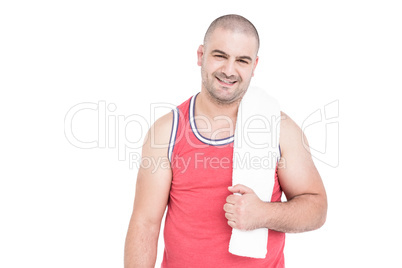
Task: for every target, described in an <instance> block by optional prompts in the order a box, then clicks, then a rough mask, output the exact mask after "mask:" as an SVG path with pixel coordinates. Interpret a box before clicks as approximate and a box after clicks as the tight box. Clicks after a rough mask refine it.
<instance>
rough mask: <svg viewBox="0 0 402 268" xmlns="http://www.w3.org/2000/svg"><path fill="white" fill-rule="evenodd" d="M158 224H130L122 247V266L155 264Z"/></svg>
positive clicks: (149, 265) (131, 266)
mask: <svg viewBox="0 0 402 268" xmlns="http://www.w3.org/2000/svg"><path fill="white" fill-rule="evenodd" d="M158 237H159V226H149V225H148V226H146V225H145V224H141V223H133V224H130V227H129V230H128V232H127V237H126V244H125V249H124V267H125V268H133V267H151V268H153V267H154V266H155V261H156V253H157V246H158Z"/></svg>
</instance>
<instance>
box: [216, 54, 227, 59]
mask: <svg viewBox="0 0 402 268" xmlns="http://www.w3.org/2000/svg"><path fill="white" fill-rule="evenodd" d="M214 57H215V58H220V59H226V57H225V56H224V55H219V54H217V55H214Z"/></svg>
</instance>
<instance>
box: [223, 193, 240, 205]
mask: <svg viewBox="0 0 402 268" xmlns="http://www.w3.org/2000/svg"><path fill="white" fill-rule="evenodd" d="M239 199H240V196H238V195H233V194H231V195H229V196H228V197H226V203H229V204H233V205H234V204H236V202H238V201H239Z"/></svg>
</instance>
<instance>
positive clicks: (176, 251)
mask: <svg viewBox="0 0 402 268" xmlns="http://www.w3.org/2000/svg"><path fill="white" fill-rule="evenodd" d="M195 98H196V96H193V97H192V98H190V99H188V100H187V101H185V102H184V103H182V104H181V105H180V106H178V107H177V111H175V112H174V114H175V115H174V118H175V119H174V123H173V128H172V135H171V147H170V149H169V157H170V159H171V160H170V161H171V167H172V173H173V179H172V185H171V189H170V197H169V201H168V210H167V214H166V221H165V229H164V240H165V250H164V255H163V261H162V267H173V268H180V267H186V268H188V267H190V268H193V267H203V268H205V267H230V268H235V267H241V268H245V267H253V268H258V267H265V268H267V267H284V256H283V248H284V244H285V234H284V233H280V232H276V231H272V230H269V235H268V244H267V250H268V253H267V256H266V258H265V259H256V258H248V257H240V256H236V255H233V254H231V253H229V251H228V248H229V240H230V236H231V233H232V228H231V227H230V226H229V225H228V224H227V220H226V218H225V212H224V210H223V205H224V204H225V203H226V197H227V196H228V195H230V194H231V193H230V192H229V190H228V189H227V188H228V186H230V185H232V163H233V162H232V157H233V136H232V137H228V138H226V139H221V140H210V139H207V138H205V137H203V136H202V135H201V134H200V133H199V132H198V130H197V126H196V124H195V120H194V104H195ZM281 195H282V190H281V188H280V185H279V182H278V178H277V175H276V178H275V187H274V192H273V193H272V199H271V201H272V202H278V201H280V200H281Z"/></svg>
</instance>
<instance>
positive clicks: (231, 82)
mask: <svg viewBox="0 0 402 268" xmlns="http://www.w3.org/2000/svg"><path fill="white" fill-rule="evenodd" d="M216 79H218V81H219V82H220V83H221V84H225V85H228V86H232V85H234V84H235V83H237V81H230V80H226V79H221V78H219V77H217V76H216Z"/></svg>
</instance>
